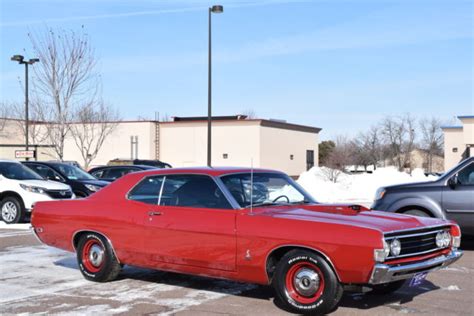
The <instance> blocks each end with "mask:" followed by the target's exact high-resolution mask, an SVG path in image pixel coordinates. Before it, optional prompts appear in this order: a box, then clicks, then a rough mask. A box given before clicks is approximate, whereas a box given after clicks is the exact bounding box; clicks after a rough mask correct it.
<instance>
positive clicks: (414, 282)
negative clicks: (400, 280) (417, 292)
mask: <svg viewBox="0 0 474 316" xmlns="http://www.w3.org/2000/svg"><path fill="white" fill-rule="evenodd" d="M427 275H428V272H420V273H417V274H415V275H414V276H413V277H412V278H411V280H410V286H411V287H413V286H418V285H420V284H421V283H423V281H424V280H425V279H426V276H427Z"/></svg>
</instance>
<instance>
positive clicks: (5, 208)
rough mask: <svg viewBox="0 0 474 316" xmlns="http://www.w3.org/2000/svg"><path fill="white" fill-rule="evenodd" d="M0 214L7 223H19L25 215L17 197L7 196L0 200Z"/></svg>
mask: <svg viewBox="0 0 474 316" xmlns="http://www.w3.org/2000/svg"><path fill="white" fill-rule="evenodd" d="M0 215H1V218H2V220H3V221H4V222H5V223H7V224H14V223H19V222H21V221H22V220H23V218H24V216H25V208H24V207H23V204H22V203H21V202H20V200H19V199H18V198H16V197H14V196H9V197H6V198H4V199H3V200H2V201H1V202H0Z"/></svg>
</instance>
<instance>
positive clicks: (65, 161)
mask: <svg viewBox="0 0 474 316" xmlns="http://www.w3.org/2000/svg"><path fill="white" fill-rule="evenodd" d="M48 162H60V163H67V164H69V165H73V166H75V167H78V168H80V169H82V167H81V165H80V164H79V163H78V162H77V161H75V160H49V161H48Z"/></svg>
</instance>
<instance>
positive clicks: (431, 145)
mask: <svg viewBox="0 0 474 316" xmlns="http://www.w3.org/2000/svg"><path fill="white" fill-rule="evenodd" d="M441 124H442V123H441V121H440V120H439V119H437V118H435V117H432V118H431V119H428V118H425V119H421V120H420V130H421V142H420V148H421V149H422V150H423V151H425V152H426V163H427V166H428V172H432V171H433V157H434V156H436V155H442V154H443V131H442V130H441Z"/></svg>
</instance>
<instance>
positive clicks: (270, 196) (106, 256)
mask: <svg viewBox="0 0 474 316" xmlns="http://www.w3.org/2000/svg"><path fill="white" fill-rule="evenodd" d="M32 225H33V227H34V231H35V233H36V235H37V236H38V238H39V239H40V240H41V241H42V242H43V243H45V244H47V245H51V246H54V247H58V248H61V249H65V250H69V251H74V252H76V253H77V260H78V264H79V268H80V270H81V272H82V274H83V275H84V277H85V278H86V279H88V280H92V281H99V282H105V281H111V280H113V279H115V278H116V277H117V275H118V274H119V273H120V269H121V267H122V266H123V265H124V264H127V265H134V266H140V267H148V268H154V269H160V270H166V271H174V272H180V273H187V274H195V275H204V276H210V277H216V278H224V279H232V280H238V281H244V282H252V283H258V284H272V285H273V287H274V289H275V292H276V297H277V299H279V300H280V301H281V302H282V304H283V306H284V308H285V309H287V310H291V311H294V312H299V313H307V312H311V313H325V312H329V311H331V310H333V309H334V308H335V307H336V306H337V304H338V302H339V300H340V298H341V296H342V293H343V291H344V290H352V291H353V290H367V289H372V290H373V291H375V292H379V293H389V292H392V291H395V290H397V289H398V288H400V287H401V286H402V285H403V282H404V281H405V280H406V279H409V278H412V277H414V280H415V281H416V280H419V279H420V277H423V276H424V275H425V274H426V272H428V271H434V270H437V269H440V268H442V267H445V266H447V265H449V264H450V263H452V262H454V261H456V260H457V259H459V258H460V257H461V256H462V252H461V251H460V250H458V249H457V248H458V247H459V245H460V240H461V234H460V230H459V227H458V226H457V225H456V224H454V223H452V222H449V221H445V220H440V219H434V218H420V217H412V216H405V215H399V214H391V213H385V212H377V211H370V210H368V209H367V208H364V207H362V206H358V205H322V204H318V203H317V202H316V201H314V199H313V198H312V197H311V196H310V195H309V194H308V193H306V192H305V191H304V190H303V189H302V188H301V187H300V186H299V185H298V184H297V183H296V182H294V181H293V180H292V179H291V178H289V177H288V176H287V175H285V174H283V173H281V172H277V171H272V170H263V169H255V170H251V169H245V168H189V169H161V170H153V171H144V172H140V173H133V174H129V175H126V176H125V177H123V178H121V179H119V180H117V181H116V182H114V183H112V184H111V185H109V186H107V187H105V188H104V189H102V190H100V191H99V192H97V193H95V194H93V195H91V196H90V197H88V198H85V199H80V200H74V201H67V200H64V201H51V202H39V203H37V204H36V205H35V208H34V211H33V214H32ZM420 273H421V274H420Z"/></svg>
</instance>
